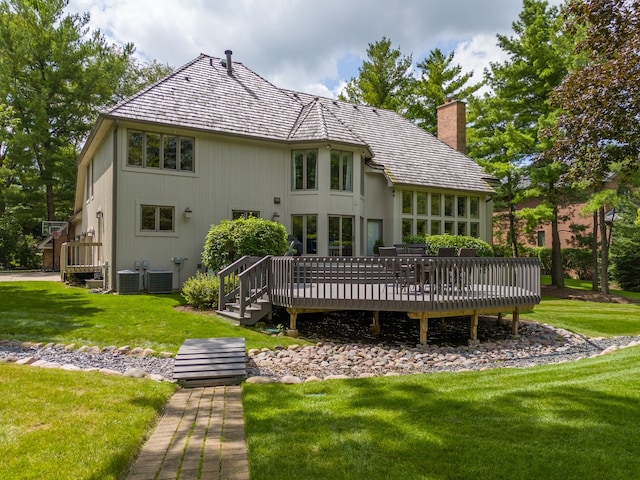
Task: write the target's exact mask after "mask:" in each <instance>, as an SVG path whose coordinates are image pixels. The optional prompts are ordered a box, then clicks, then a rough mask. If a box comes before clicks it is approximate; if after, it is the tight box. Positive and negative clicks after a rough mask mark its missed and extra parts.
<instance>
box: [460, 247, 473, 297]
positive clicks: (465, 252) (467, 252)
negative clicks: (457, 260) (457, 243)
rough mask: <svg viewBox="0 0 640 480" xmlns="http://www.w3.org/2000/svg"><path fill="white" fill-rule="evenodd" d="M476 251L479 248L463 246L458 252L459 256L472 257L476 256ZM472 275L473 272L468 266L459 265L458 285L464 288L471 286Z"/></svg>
mask: <svg viewBox="0 0 640 480" xmlns="http://www.w3.org/2000/svg"><path fill="white" fill-rule="evenodd" d="M476 252H477V249H475V248H461V249H460V252H458V257H463V258H472V257H475V256H476ZM470 275H471V273H470V272H469V271H468V270H467V269H466V268H463V266H459V267H458V285H459V286H460V287H461V288H462V289H464V290H468V289H470V288H471V279H470V278H469V277H470Z"/></svg>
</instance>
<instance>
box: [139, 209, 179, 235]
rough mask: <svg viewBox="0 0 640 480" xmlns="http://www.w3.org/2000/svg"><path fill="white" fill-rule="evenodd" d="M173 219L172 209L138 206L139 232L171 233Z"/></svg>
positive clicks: (173, 212)
mask: <svg viewBox="0 0 640 480" xmlns="http://www.w3.org/2000/svg"><path fill="white" fill-rule="evenodd" d="M174 218H175V208H174V207H166V206H160V205H140V230H142V231H143V232H173V231H174Z"/></svg>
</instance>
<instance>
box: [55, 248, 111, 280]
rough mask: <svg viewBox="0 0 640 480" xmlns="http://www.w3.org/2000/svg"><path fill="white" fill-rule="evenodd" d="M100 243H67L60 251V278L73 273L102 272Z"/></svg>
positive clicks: (63, 278)
mask: <svg viewBox="0 0 640 480" xmlns="http://www.w3.org/2000/svg"><path fill="white" fill-rule="evenodd" d="M103 263H104V262H103V260H102V243H100V242H67V243H63V244H62V248H61V250H60V277H61V278H62V280H63V281H64V280H65V279H66V276H67V275H69V274H73V273H90V272H102V268H103V267H104V265H103Z"/></svg>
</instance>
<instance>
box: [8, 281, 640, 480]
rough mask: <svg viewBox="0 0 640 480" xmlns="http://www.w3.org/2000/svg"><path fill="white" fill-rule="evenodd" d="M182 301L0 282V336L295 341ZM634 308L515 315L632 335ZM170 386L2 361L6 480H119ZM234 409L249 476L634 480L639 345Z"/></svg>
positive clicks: (163, 346)
mask: <svg viewBox="0 0 640 480" xmlns="http://www.w3.org/2000/svg"><path fill="white" fill-rule="evenodd" d="M181 303H182V300H181V298H180V297H179V296H176V295H157V296H153V295H130V296H128V295H101V294H92V293H90V292H89V291H88V290H85V289H81V288H72V287H68V286H65V285H62V284H58V283H48V282H15V283H0V312H2V314H1V315H0V339H2V338H16V339H20V340H34V341H36V340H37V341H43V342H47V341H53V342H62V343H72V342H74V343H77V344H87V345H101V346H103V345H118V346H120V345H130V346H142V347H152V348H155V349H157V350H169V351H174V352H175V351H177V349H178V348H179V346H180V345H181V344H182V342H183V341H184V339H185V338H194V337H212V336H242V337H245V338H246V339H247V346H248V348H260V347H271V346H273V345H275V344H285V345H286V344H289V343H293V342H296V343H304V341H303V340H294V339H287V338H274V337H269V336H267V335H264V334H262V333H259V332H255V331H253V330H251V329H246V328H238V327H233V326H231V325H229V324H228V323H227V322H225V321H223V320H220V319H218V318H216V317H215V316H213V315H203V314H195V313H188V312H181V311H178V310H176V309H175V308H174V307H176V306H177V305H180V304H181ZM639 308H640V305H638V304H635V305H619V304H592V303H588V302H581V301H576V300H558V299H553V298H545V299H544V300H543V301H542V303H541V304H540V305H539V306H537V307H536V309H535V311H534V312H528V313H526V314H523V317H525V318H534V319H538V320H540V321H544V322H546V323H551V324H554V325H558V326H562V327H565V328H568V329H570V330H573V331H578V332H582V333H585V332H590V333H588V334H590V335H591V334H596V335H626V334H634V335H640V310H639ZM173 389H174V386H173V385H171V384H157V383H154V382H151V381H148V380H136V379H128V378H122V377H105V376H102V375H99V374H95V373H86V372H82V373H78V372H63V371H52V370H45V369H36V368H30V367H21V366H15V365H7V364H0V445H2V447H3V449H2V451H3V453H5V455H2V456H0V477H1V478H34V479H36V478H37V479H41V478H42V479H49V478H51V479H57V478H74V479H98V478H99V479H103V478H106V479H111V478H114V479H116V478H123V474H124V472H126V471H127V468H128V466H129V465H130V464H131V463H132V462H133V461H134V459H135V456H136V452H137V451H138V450H139V449H140V448H141V446H142V444H143V442H144V439H145V435H148V434H149V433H150V431H149V427H150V426H152V425H153V422H154V420H155V419H156V418H157V416H158V414H159V412H160V411H161V409H162V407H163V405H164V404H165V402H166V400H167V398H168V397H169V395H170V394H171V392H172V391H173ZM243 403H244V413H245V417H246V435H247V441H248V445H249V461H250V465H251V474H252V477H251V478H252V480H260V479H263V478H264V479H267V478H268V479H276V480H277V479H291V478H304V479H307V478H309V479H311V478H313V479H325V478H326V479H331V480H339V479H343V478H344V479H353V478H366V479H367V480H376V479H395V478H397V479H403V480H404V479H434V480H448V479H467V478H469V479H471V478H474V479H475V478H483V479H485V478H486V479H538V478H544V479H579V480H590V479H594V480H595V479H600V478H607V479H627V478H633V476H634V475H635V474H636V473H637V472H638V471H640V456H638V455H637V453H636V450H637V448H636V445H637V444H639V443H640V416H639V415H637V411H638V408H639V407H640V348H630V349H626V350H623V351H620V352H616V353H614V354H612V355H607V356H604V357H598V358H594V359H589V360H583V361H580V362H575V363H565V364H559V365H553V366H544V367H537V368H528V369H496V370H488V371H483V372H467V373H456V374H430V375H409V376H404V377H390V378H385V377H382V378H374V379H359V380H348V381H326V382H322V383H315V384H302V385H287V386H285V385H248V384H245V385H244V387H243ZM60 472H65V473H64V475H61V474H60ZM67 472H70V473H71V474H72V475H73V476H66V477H65V475H67Z"/></svg>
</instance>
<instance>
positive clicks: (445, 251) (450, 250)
mask: <svg viewBox="0 0 640 480" xmlns="http://www.w3.org/2000/svg"><path fill="white" fill-rule="evenodd" d="M438 256H439V257H455V256H457V255H456V249H455V247H440V248H439V249H438Z"/></svg>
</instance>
